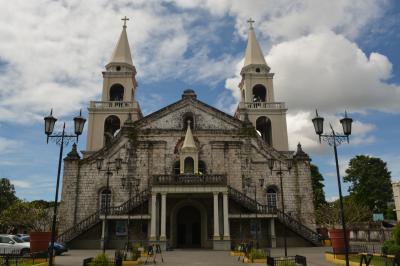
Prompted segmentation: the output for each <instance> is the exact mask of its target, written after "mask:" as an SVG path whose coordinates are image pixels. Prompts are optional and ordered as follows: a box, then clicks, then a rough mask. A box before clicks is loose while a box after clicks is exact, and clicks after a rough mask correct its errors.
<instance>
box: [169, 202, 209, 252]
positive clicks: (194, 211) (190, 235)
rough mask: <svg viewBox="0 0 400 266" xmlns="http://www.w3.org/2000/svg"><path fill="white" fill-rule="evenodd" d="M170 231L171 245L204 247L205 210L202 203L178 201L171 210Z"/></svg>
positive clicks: (205, 229) (205, 237)
mask: <svg viewBox="0 0 400 266" xmlns="http://www.w3.org/2000/svg"><path fill="white" fill-rule="evenodd" d="M193 217H196V219H193ZM196 220H197V222H196ZM178 228H180V229H178ZM179 230H180V231H179ZM170 233H171V234H170V243H171V245H172V247H183V248H184V247H188V248H196V247H197V248H205V247H206V246H207V243H206V241H207V210H206V208H205V207H204V206H203V204H201V203H200V202H198V201H196V200H181V201H180V202H178V203H177V204H176V205H175V206H174V207H173V208H172V210H171V216H170ZM183 235H185V236H183Z"/></svg>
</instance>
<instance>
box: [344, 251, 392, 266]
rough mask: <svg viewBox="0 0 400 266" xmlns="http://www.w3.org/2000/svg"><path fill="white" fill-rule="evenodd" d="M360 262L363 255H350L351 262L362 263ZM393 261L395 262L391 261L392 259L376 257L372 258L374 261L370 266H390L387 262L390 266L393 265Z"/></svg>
mask: <svg viewBox="0 0 400 266" xmlns="http://www.w3.org/2000/svg"><path fill="white" fill-rule="evenodd" d="M360 260H361V255H358V254H354V255H350V261H353V262H357V263H360ZM392 261H393V259H390V258H383V257H375V256H374V257H373V258H372V261H371V263H370V265H373V266H386V265H388V264H387V262H389V263H390V265H392V264H391V263H392ZM364 263H365V262H363V264H364Z"/></svg>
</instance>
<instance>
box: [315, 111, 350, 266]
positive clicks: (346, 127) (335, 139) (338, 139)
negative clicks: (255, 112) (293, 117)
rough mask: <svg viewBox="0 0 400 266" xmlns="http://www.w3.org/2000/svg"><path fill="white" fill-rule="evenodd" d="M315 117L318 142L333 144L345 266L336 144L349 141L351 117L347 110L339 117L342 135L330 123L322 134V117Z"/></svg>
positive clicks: (347, 259)
mask: <svg viewBox="0 0 400 266" xmlns="http://www.w3.org/2000/svg"><path fill="white" fill-rule="evenodd" d="M315 113H316V117H314V118H313V119H312V122H313V124H314V129H315V133H316V134H317V135H318V136H319V142H320V143H321V138H322V140H324V141H326V142H327V143H328V145H329V146H333V151H334V154H335V163H336V176H337V183H338V188H339V202H340V216H341V222H342V227H343V238H344V247H345V255H346V266H349V243H348V242H347V233H346V222H345V219H344V218H345V217H344V207H343V197H342V186H341V183H340V173H339V162H338V155H337V146H339V145H340V144H342V143H343V142H344V141H347V143H349V136H350V135H351V124H352V122H353V119H351V118H350V117H347V112H345V115H344V118H342V119H340V123H341V124H342V127H343V135H342V134H337V133H336V132H335V130H333V127H332V125H331V124H329V126H330V130H331V132H330V133H329V134H323V132H324V118H323V117H320V116H318V111H315Z"/></svg>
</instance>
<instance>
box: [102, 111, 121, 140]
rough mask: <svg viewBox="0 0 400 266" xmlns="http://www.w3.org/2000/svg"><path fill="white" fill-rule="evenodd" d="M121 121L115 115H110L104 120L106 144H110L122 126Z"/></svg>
mask: <svg viewBox="0 0 400 266" xmlns="http://www.w3.org/2000/svg"><path fill="white" fill-rule="evenodd" d="M120 126H121V122H120V120H119V118H118V117H117V116H115V115H110V116H109V117H107V118H106V121H105V122H104V145H106V146H107V145H109V144H110V143H111V141H112V139H113V138H114V135H115V132H116V131H117V130H118V129H119V128H120Z"/></svg>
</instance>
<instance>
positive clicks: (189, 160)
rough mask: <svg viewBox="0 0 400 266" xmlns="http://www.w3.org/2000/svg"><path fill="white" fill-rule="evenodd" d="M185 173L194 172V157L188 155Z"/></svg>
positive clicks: (185, 162)
mask: <svg viewBox="0 0 400 266" xmlns="http://www.w3.org/2000/svg"><path fill="white" fill-rule="evenodd" d="M184 164H185V167H184V173H185V174H194V160H193V158H192V157H186V158H185V161H184Z"/></svg>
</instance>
